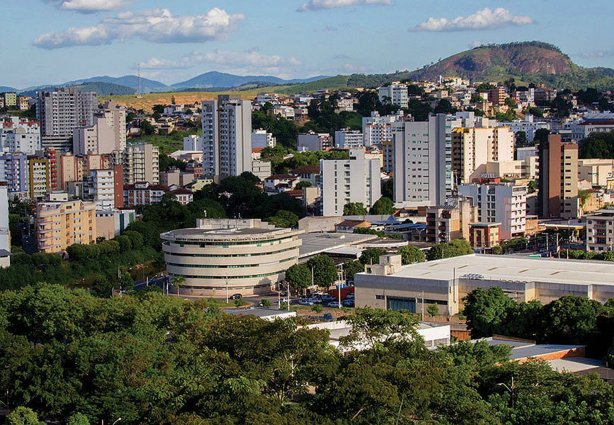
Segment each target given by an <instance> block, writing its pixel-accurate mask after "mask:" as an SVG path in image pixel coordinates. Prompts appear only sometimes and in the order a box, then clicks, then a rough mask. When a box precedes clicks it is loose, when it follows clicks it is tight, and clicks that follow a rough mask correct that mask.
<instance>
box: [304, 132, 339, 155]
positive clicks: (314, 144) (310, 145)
mask: <svg viewBox="0 0 614 425" xmlns="http://www.w3.org/2000/svg"><path fill="white" fill-rule="evenodd" d="M332 147H333V138H332V137H331V135H330V134H328V133H317V134H316V133H314V132H310V133H305V134H299V135H298V141H297V144H296V150H297V151H299V152H303V151H311V152H316V151H324V150H327V149H330V148H332Z"/></svg>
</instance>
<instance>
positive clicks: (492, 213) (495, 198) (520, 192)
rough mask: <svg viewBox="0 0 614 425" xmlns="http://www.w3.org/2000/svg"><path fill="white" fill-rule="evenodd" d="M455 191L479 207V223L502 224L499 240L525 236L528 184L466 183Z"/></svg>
mask: <svg viewBox="0 0 614 425" xmlns="http://www.w3.org/2000/svg"><path fill="white" fill-rule="evenodd" d="M458 194H459V195H462V196H464V197H466V198H470V199H471V200H472V202H473V205H474V206H476V207H477V208H478V220H477V221H478V222H480V223H501V233H500V235H501V239H503V240H509V239H512V238H515V237H519V236H524V232H525V225H526V218H527V187H526V186H512V185H504V184H468V185H460V186H459V187H458Z"/></svg>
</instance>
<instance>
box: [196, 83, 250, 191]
mask: <svg viewBox="0 0 614 425" xmlns="http://www.w3.org/2000/svg"><path fill="white" fill-rule="evenodd" d="M202 111H203V112H202V129H203V170H204V175H205V177H211V178H215V179H218V180H219V179H224V178H226V177H230V176H238V175H240V174H241V173H243V172H244V171H249V172H251V171H252V105H251V102H250V101H248V100H241V99H237V98H232V97H230V96H225V95H221V96H218V99H217V100H210V101H209V100H207V101H204V102H203V106H202Z"/></svg>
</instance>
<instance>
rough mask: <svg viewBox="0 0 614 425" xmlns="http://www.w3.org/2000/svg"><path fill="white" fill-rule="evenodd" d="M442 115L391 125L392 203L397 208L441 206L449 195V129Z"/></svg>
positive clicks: (451, 124) (452, 120)
mask: <svg viewBox="0 0 614 425" xmlns="http://www.w3.org/2000/svg"><path fill="white" fill-rule="evenodd" d="M458 124H459V120H458V119H456V118H455V117H452V116H447V115H445V114H437V115H431V116H430V117H429V120H428V121H423V122H400V123H395V124H394V125H393V147H392V149H393V158H394V159H393V172H394V202H395V204H396V205H397V206H398V207H420V206H429V207H431V206H439V205H445V203H446V197H450V196H451V195H452V190H453V189H454V185H453V180H452V128H454V127H456V126H457V125H458Z"/></svg>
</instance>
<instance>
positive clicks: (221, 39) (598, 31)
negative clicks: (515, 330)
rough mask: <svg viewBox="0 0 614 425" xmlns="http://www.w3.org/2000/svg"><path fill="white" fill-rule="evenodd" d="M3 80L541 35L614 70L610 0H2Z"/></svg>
mask: <svg viewBox="0 0 614 425" xmlns="http://www.w3.org/2000/svg"><path fill="white" fill-rule="evenodd" d="M1 3H2V11H1V12H0V54H1V55H0V63H1V64H2V65H1V67H0V85H6V86H11V87H15V88H18V89H23V88H26V87H31V86H35V85H42V84H61V83H64V82H67V81H71V80H76V79H80V78H88V77H93V76H99V75H110V76H116V77H117V76H122V75H128V74H136V72H137V64H140V66H141V75H142V76H143V77H147V78H151V79H155V80H158V81H161V82H163V83H166V84H172V83H176V82H180V81H184V80H187V79H189V78H192V77H194V76H196V75H199V74H201V73H204V72H208V71H220V72H229V73H233V74H239V75H275V76H279V77H282V78H304V77H310V76H316V75H331V76H332V75H337V74H350V73H383V72H394V71H397V70H405V69H409V70H413V69H416V68H420V67H422V66H424V65H426V64H429V63H431V62H436V61H438V60H439V59H442V58H445V57H447V56H450V55H452V54H454V53H457V52H460V51H463V50H467V49H469V48H472V47H475V46H478V45H481V44H487V43H505V42H512V41H528V40H539V41H545V42H548V43H552V44H555V45H557V46H559V47H560V48H561V50H562V51H563V52H565V53H567V54H568V55H569V56H570V57H571V58H572V59H573V60H574V61H575V62H576V63H578V64H580V65H583V66H605V67H613V68H614V39H613V38H612V37H611V35H610V31H609V28H610V25H611V18H612V16H614V1H612V0H591V1H590V2H589V3H586V4H587V5H588V4H590V7H583V4H584V3H582V4H580V3H578V2H577V1H572V0H215V1H209V0H1Z"/></svg>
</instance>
